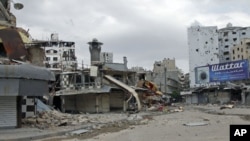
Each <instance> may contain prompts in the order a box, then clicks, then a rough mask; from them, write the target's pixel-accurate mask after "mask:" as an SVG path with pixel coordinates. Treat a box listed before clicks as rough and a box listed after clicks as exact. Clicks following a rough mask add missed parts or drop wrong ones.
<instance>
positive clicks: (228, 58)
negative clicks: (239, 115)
mask: <svg viewBox="0 0 250 141" xmlns="http://www.w3.org/2000/svg"><path fill="white" fill-rule="evenodd" d="M249 38H250V27H239V26H233V25H232V24H231V23H228V24H227V26H226V27H225V28H221V29H218V28H217V26H191V27H190V28H188V46H189V73H190V74H189V79H190V87H191V89H190V91H185V92H183V93H182V95H183V96H184V97H185V98H186V102H187V103H228V102H230V101H242V100H243V99H246V101H245V100H243V101H244V102H243V103H244V104H248V103H250V95H249V94H248V92H245V90H244V89H246V87H245V86H246V85H249V84H250V83H249V78H248V77H249V63H248V62H249V55H248V48H249V47H248V46H249V43H248V40H249ZM237 63H243V64H245V65H244V68H242V70H240V72H242V73H233V71H234V72H239V70H236V69H234V68H232V69H231V70H232V71H231V72H230V70H229V68H228V71H227V72H226V73H227V74H228V75H225V72H224V71H223V70H222V71H221V72H220V71H218V72H217V73H214V71H211V68H212V67H214V66H220V67H221V68H223V66H228V65H230V64H232V65H233V64H237ZM224 68H225V67H224ZM223 72H224V73H223ZM219 73H221V75H217V74H219ZM236 75H237V76H236ZM243 93H244V94H243Z"/></svg>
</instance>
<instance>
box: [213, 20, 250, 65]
mask: <svg viewBox="0 0 250 141" xmlns="http://www.w3.org/2000/svg"><path fill="white" fill-rule="evenodd" d="M218 34H219V54H220V56H219V57H220V63H225V62H230V61H232V59H231V58H230V51H231V48H232V47H234V46H237V45H240V44H241V40H243V39H244V38H250V27H238V26H233V25H232V24H231V23H228V24H227V27H225V28H222V29H219V30H218Z"/></svg>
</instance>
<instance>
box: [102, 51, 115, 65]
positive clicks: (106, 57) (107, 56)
mask: <svg viewBox="0 0 250 141" xmlns="http://www.w3.org/2000/svg"><path fill="white" fill-rule="evenodd" d="M100 60H101V62H104V63H113V53H112V52H101V54H100Z"/></svg>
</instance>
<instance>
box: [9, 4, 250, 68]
mask: <svg viewBox="0 0 250 141" xmlns="http://www.w3.org/2000/svg"><path fill="white" fill-rule="evenodd" d="M16 1H18V2H21V3H23V4H24V9H22V10H19V11H17V10H14V9H13V8H12V11H13V13H14V14H15V15H16V17H17V25H18V26H21V27H23V28H24V29H29V31H30V33H31V35H32V36H33V37H34V38H36V39H48V38H49V37H50V34H51V33H53V32H56V33H59V38H60V40H66V41H74V42H76V50H77V51H76V53H77V57H78V59H79V60H78V61H79V62H81V61H82V60H84V63H87V64H89V62H90V61H89V60H90V59H89V50H88V45H87V42H89V41H91V40H92V39H93V38H97V39H98V40H99V41H101V42H103V43H104V45H103V48H102V51H107V52H113V53H114V61H115V62H122V58H123V56H127V58H128V65H129V66H142V67H145V68H148V69H149V68H152V67H153V63H154V62H155V61H161V60H163V59H164V58H175V59H176V64H177V67H179V68H181V69H183V70H184V72H188V45H187V28H188V27H189V26H191V24H192V23H194V21H197V22H199V23H200V24H201V25H205V26H215V25H217V26H218V27H220V28H221V27H225V25H226V24H227V23H228V22H231V23H233V25H238V26H248V25H250V22H249V20H248V19H249V12H248V5H249V4H250V3H249V2H248V0H239V1H234V0H220V1H217V0H189V1H187V0H175V1H171V2H170V1H166V0H140V1H136V0H105V1H100V0H91V1H87V0H71V1H66V0H63V1H62V0H42V1H41V0H16ZM177 62H178V63H177Z"/></svg>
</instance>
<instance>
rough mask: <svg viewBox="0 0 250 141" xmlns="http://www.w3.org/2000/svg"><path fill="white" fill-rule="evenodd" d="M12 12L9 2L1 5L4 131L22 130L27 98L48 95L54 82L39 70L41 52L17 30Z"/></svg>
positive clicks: (0, 101) (0, 71) (0, 91)
mask: <svg viewBox="0 0 250 141" xmlns="http://www.w3.org/2000/svg"><path fill="white" fill-rule="evenodd" d="M15 7H16V8H21V7H22V5H21V4H17V5H16V6H15ZM9 8H10V1H9V0H2V1H1V2H0V12H1V16H0V19H1V20H0V26H1V27H0V97H1V98H0V113H1V116H0V128H13V127H14V128H15V127H21V118H22V112H25V111H23V109H22V102H23V97H25V96H43V95H45V94H48V81H53V80H54V75H53V74H52V73H51V72H50V71H49V70H47V69H45V68H42V67H39V64H41V62H39V61H37V60H39V57H40V55H38V56H37V58H36V57H35V54H33V53H34V52H36V51H34V50H37V51H41V49H40V48H36V47H35V46H33V45H31V44H30V43H31V41H30V40H29V34H28V33H27V32H26V31H25V30H23V29H21V28H18V27H16V26H15V22H16V21H15V17H14V15H12V14H11V13H10V9H9ZM33 62H36V63H34V64H36V65H37V66H35V65H33V64H32V63H33ZM31 88H32V89H31Z"/></svg>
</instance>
